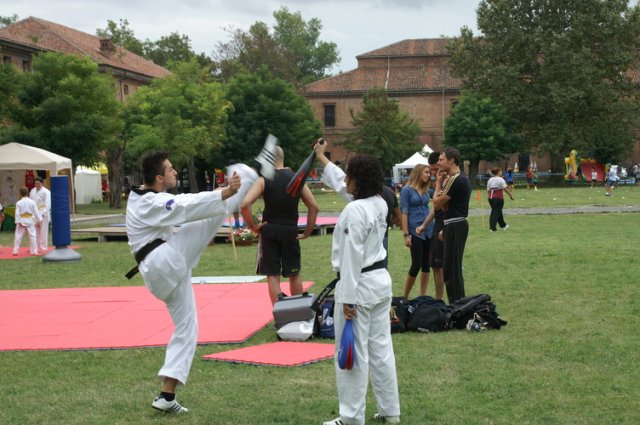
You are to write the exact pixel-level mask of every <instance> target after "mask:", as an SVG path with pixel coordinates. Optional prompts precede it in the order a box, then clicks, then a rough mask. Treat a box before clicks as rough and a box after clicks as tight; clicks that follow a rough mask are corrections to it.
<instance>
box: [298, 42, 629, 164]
mask: <svg viewBox="0 0 640 425" xmlns="http://www.w3.org/2000/svg"><path fill="white" fill-rule="evenodd" d="M449 40H450V39H448V38H436V39H415V40H403V41H400V42H398V43H393V44H390V45H388V46H385V47H382V48H380V49H376V50H373V51H371V52H368V53H364V54H362V55H359V56H357V59H358V67H357V68H356V69H354V70H352V71H348V72H345V73H343V74H339V75H336V76H333V77H328V78H325V79H323V80H319V81H316V82H313V83H311V84H309V85H307V86H305V88H304V92H303V95H304V96H305V97H306V99H307V100H308V101H309V103H310V104H311V106H312V108H313V111H314V114H315V116H316V117H317V118H318V119H319V120H320V121H321V122H322V123H323V130H324V134H325V137H326V138H327V140H329V142H331V141H336V140H340V139H341V136H340V134H341V133H345V132H348V131H349V130H352V129H353V127H352V125H351V115H350V110H353V111H354V112H355V113H357V112H358V111H360V110H361V108H362V98H363V96H364V94H365V92H367V91H368V90H370V89H372V88H376V87H384V88H386V89H387V92H388V94H389V97H390V98H393V99H395V100H397V101H398V102H399V105H400V109H401V110H403V111H405V112H407V113H409V114H410V115H411V116H412V117H413V118H414V119H416V120H417V121H418V123H419V124H420V126H421V129H422V132H421V134H420V136H419V140H420V141H421V142H422V143H424V144H427V145H429V147H431V148H432V149H434V150H440V149H441V148H442V140H443V131H444V121H445V119H446V117H447V116H448V115H449V113H450V111H451V108H452V106H453V105H454V104H455V101H456V98H457V97H458V96H459V95H460V90H461V88H462V81H461V80H460V79H457V78H453V77H452V76H451V74H450V70H449V65H448V63H447V59H448V57H449V54H448V53H447V50H446V45H447V43H448V42H449ZM630 74H631V75H630V77H631V78H632V80H633V81H634V82H636V83H637V84H638V83H640V73H638V71H637V70H633V71H631V72H630ZM330 153H331V159H332V160H333V161H344V160H345V159H347V158H348V156H349V152H347V151H346V150H344V149H342V148H339V147H336V146H335V145H332V147H331V152H330ZM566 154H567V156H568V155H569V152H567V153H566ZM516 161H518V162H519V165H520V167H524V166H526V165H527V164H529V163H530V162H534V163H535V165H536V166H537V168H538V169H539V170H548V169H550V168H551V166H550V159H549V156H548V155H544V156H543V157H529V155H526V154H521V155H519V154H514V155H511V156H510V157H509V158H508V159H505V160H501V161H499V163H498V164H495V165H499V166H501V167H503V168H506V167H507V166H513V164H514V163H515V162H516ZM639 161H640V141H636V143H635V146H634V148H633V150H632V152H631V155H630V158H628V160H627V161H626V162H623V163H622V165H623V166H625V167H626V166H631V165H632V164H633V163H635V162H639ZM492 165H494V164H488V163H485V162H484V161H481V163H480V167H479V171H480V172H483V170H486V169H487V168H488V167H490V166H492Z"/></svg>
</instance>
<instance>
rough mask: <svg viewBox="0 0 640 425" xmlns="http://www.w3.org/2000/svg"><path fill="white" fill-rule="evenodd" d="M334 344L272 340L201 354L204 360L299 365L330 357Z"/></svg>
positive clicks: (333, 350) (263, 364)
mask: <svg viewBox="0 0 640 425" xmlns="http://www.w3.org/2000/svg"><path fill="white" fill-rule="evenodd" d="M334 352H335V345H334V344H323V343H317V342H272V343H269V344H262V345H254V346H252V347H244V348H239V349H237V350H231V351H223V352H220V353H215V354H209V355H206V356H202V358H203V359H204V360H219V361H223V362H230V363H248V364H255V365H262V366H300V365H304V364H309V363H315V362H319V361H320V360H324V359H330V358H332V357H333V353H334Z"/></svg>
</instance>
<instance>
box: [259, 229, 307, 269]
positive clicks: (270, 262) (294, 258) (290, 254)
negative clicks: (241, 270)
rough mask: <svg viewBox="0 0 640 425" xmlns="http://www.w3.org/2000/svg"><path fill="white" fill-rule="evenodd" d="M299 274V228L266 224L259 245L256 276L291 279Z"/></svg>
mask: <svg viewBox="0 0 640 425" xmlns="http://www.w3.org/2000/svg"><path fill="white" fill-rule="evenodd" d="M299 273H300V241H299V240H298V226H283V225H279V224H271V223H267V224H265V225H264V226H263V227H262V234H261V235H260V242H259V243H258V260H257V265H256V274H259V275H264V276H284V277H289V276H295V275H297V274H299Z"/></svg>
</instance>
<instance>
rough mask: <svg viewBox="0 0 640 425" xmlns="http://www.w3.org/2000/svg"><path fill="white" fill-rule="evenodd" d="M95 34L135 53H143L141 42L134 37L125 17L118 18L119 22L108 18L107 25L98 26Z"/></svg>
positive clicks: (141, 54)
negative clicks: (104, 26)
mask: <svg viewBox="0 0 640 425" xmlns="http://www.w3.org/2000/svg"><path fill="white" fill-rule="evenodd" d="M96 35H97V36H98V37H101V38H110V39H111V41H113V42H114V43H115V44H117V45H118V46H122V47H124V48H125V49H127V50H128V51H130V52H132V53H135V54H136V55H139V56H143V55H144V49H143V47H144V46H143V43H142V42H141V41H140V40H138V39H137V38H136V36H135V34H134V32H133V30H132V29H131V28H129V21H127V20H126V19H120V22H119V23H116V22H115V21H112V20H111V19H109V20H108V21H107V27H106V28H98V29H97V30H96Z"/></svg>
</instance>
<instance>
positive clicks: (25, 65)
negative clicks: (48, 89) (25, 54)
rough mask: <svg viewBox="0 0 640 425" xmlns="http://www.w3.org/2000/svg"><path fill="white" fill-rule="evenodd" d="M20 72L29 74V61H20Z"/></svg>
mask: <svg viewBox="0 0 640 425" xmlns="http://www.w3.org/2000/svg"><path fill="white" fill-rule="evenodd" d="M22 71H24V72H31V61H28V60H23V61H22Z"/></svg>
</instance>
